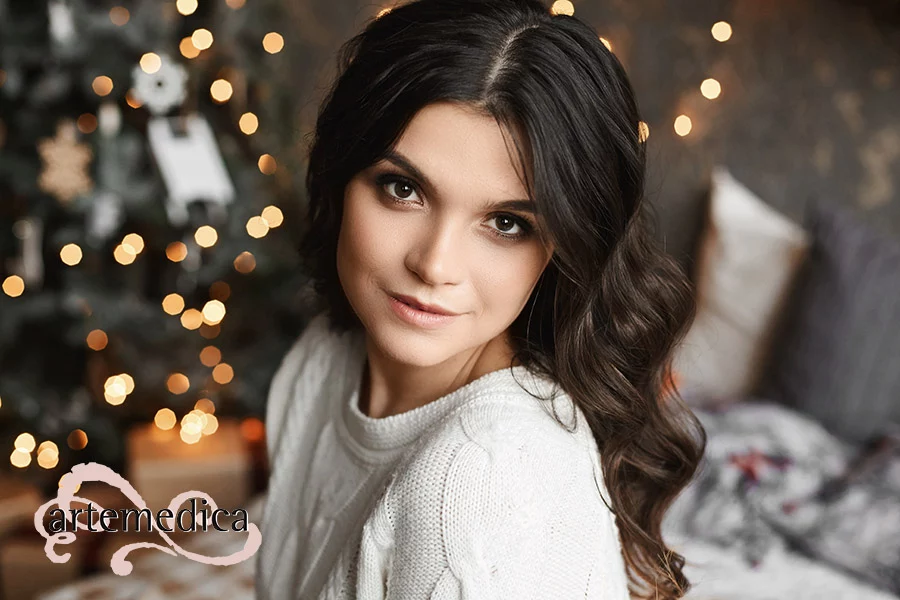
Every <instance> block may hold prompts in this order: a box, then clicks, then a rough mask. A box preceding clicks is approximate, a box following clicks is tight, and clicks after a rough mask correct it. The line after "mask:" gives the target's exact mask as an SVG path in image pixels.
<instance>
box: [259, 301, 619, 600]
mask: <svg viewBox="0 0 900 600" xmlns="http://www.w3.org/2000/svg"><path fill="white" fill-rule="evenodd" d="M365 358H366V355H365V341H364V338H363V337H362V335H360V334H358V333H346V334H343V335H337V334H334V333H332V332H330V331H328V329H327V322H326V319H325V316H324V315H319V316H317V317H316V318H315V319H313V320H312V322H311V323H310V324H309V326H308V327H307V329H306V330H305V331H304V332H303V334H302V335H301V336H300V337H299V338H298V340H297V341H296V342H295V343H294V345H293V346H292V347H291V348H290V350H289V351H288V353H287V354H286V355H285V357H284V358H283V359H282V362H281V365H280V366H279V368H278V370H277V371H276V374H275V377H274V378H273V380H272V384H271V389H270V391H269V399H268V406H267V414H266V427H267V444H268V452H269V459H270V467H271V476H270V479H269V491H268V494H267V499H266V507H265V514H264V516H263V523H262V534H263V539H262V547H261V548H260V551H259V552H258V553H257V559H256V560H257V569H256V573H257V580H256V590H257V594H258V597H259V598H261V599H263V600H266V599H271V600H288V599H294V598H300V599H303V600H306V599H316V600H324V599H328V600H338V599H345V598H346V599H349V598H362V599H366V600H376V599H379V600H380V599H389V600H419V599H421V600H425V599H433V600H449V599H453V600H455V599H467V600H474V599H482V598H489V599H501V598H502V599H507V598H516V599H529V598H534V599H542V600H545V599H549V598H553V599H568V598H571V599H573V600H575V599H578V600H584V599H589V600H627V599H628V590H627V580H626V574H625V565H624V561H623V558H622V548H621V543H620V540H619V533H618V529H617V527H616V524H615V520H614V518H613V515H612V513H611V512H610V510H609V508H608V507H607V505H608V504H609V494H608V492H607V490H606V487H605V485H604V482H603V475H602V470H601V468H600V462H599V455H598V453H597V446H596V443H595V441H594V439H593V437H592V436H591V433H590V430H589V428H588V425H587V423H586V422H585V420H584V416H583V414H582V413H581V411H580V410H578V409H577V408H576V407H575V406H574V404H573V403H572V402H571V400H570V399H569V398H568V396H566V395H565V394H563V393H562V392H560V391H559V389H558V388H557V387H556V386H554V385H553V384H552V382H549V381H547V380H545V379H541V378H538V377H535V376H534V375H533V374H532V373H530V372H529V371H528V370H527V369H526V368H525V367H522V366H516V367H513V368H512V369H505V370H501V371H494V372H492V373H488V374H487V375H484V376H482V377H480V378H479V379H476V380H475V381H472V382H470V383H468V384H466V385H464V386H462V387H461V388H459V389H457V390H456V391H454V392H452V393H450V394H448V395H446V396H443V397H441V398H439V399H437V400H435V401H433V402H431V403H429V404H427V405H425V406H422V407H419V408H416V409H413V410H410V411H407V412H405V413H402V414H398V415H392V416H389V417H385V418H381V419H373V418H371V417H368V416H367V415H365V414H364V413H362V412H361V411H360V410H359V388H360V383H361V381H362V373H363V368H364V366H365ZM523 388H524V389H523ZM529 392H531V393H534V394H536V395H538V396H540V397H545V398H546V397H550V396H551V395H552V394H553V393H554V392H555V393H556V394H557V395H556V397H555V399H554V400H552V401H549V402H545V401H541V400H538V399H536V398H534V397H533V396H532V395H531V393H529ZM554 412H555V413H556V417H558V418H559V420H560V421H561V422H562V423H564V424H566V427H565V428H564V427H563V426H562V425H560V424H559V423H558V422H557V421H556V419H555V418H554Z"/></svg>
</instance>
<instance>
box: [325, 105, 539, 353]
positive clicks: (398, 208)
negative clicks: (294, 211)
mask: <svg viewBox="0 0 900 600" xmlns="http://www.w3.org/2000/svg"><path fill="white" fill-rule="evenodd" d="M510 148H513V146H512V142H511V141H510ZM527 198H528V195H527V193H526V190H525V187H524V186H523V185H522V183H521V181H520V179H519V175H518V174H517V171H516V167H515V164H514V162H513V160H512V158H511V157H510V152H509V151H508V150H507V147H506V144H505V143H504V132H503V130H502V129H501V127H500V126H499V125H498V124H497V123H496V122H495V121H494V120H493V119H491V118H489V117H485V116H482V115H480V114H477V113H475V112H473V111H472V110H471V109H468V108H466V107H465V106H463V105H460V104H451V103H438V104H431V105H429V106H427V107H425V108H423V109H422V110H421V111H419V113H417V114H416V116H415V117H414V118H413V119H412V121H411V122H410V123H409V125H408V127H407V128H406V130H405V132H404V133H403V135H402V137H401V138H400V140H399V141H398V143H397V144H396V146H395V147H394V149H393V151H392V152H390V153H389V157H388V158H387V159H385V160H382V161H380V162H378V163H376V164H374V165H372V166H371V167H369V168H368V169H365V170H363V171H361V172H360V173H358V174H357V175H356V176H355V177H354V178H353V179H352V180H351V181H350V182H349V183H348V184H347V187H346V189H345V192H344V212H343V221H342V223H341V230H340V235H339V238H338V248H337V268H338V275H339V277H340V281H341V285H342V286H343V289H344V293H345V294H346V296H347V299H348V300H349V302H350V304H351V306H352V307H353V309H354V311H355V312H356V314H357V316H358V317H359V319H360V321H361V322H362V323H363V325H364V326H365V328H366V333H367V335H368V336H369V338H370V341H372V342H374V345H375V346H376V347H377V348H378V349H379V350H380V351H381V352H383V353H384V354H386V355H387V356H389V357H391V358H392V359H393V360H395V361H398V362H400V363H404V364H409V365H416V366H432V365H436V364H439V363H442V362H443V361H445V360H447V359H449V358H452V357H454V356H457V355H460V353H472V352H475V351H477V350H478V349H479V348H481V347H482V346H484V345H485V344H487V343H488V342H491V341H493V340H495V339H496V338H498V336H501V334H505V332H506V331H507V329H508V328H509V326H510V325H511V324H512V322H513V321H514V320H515V318H516V317H517V316H518V315H519V313H520V312H521V311H522V308H523V307H524V306H525V303H526V302H527V300H528V298H529V296H530V294H531V292H532V290H533V289H534V286H535V284H536V283H537V281H538V278H539V277H540V275H541V273H542V272H543V270H544V268H545V267H546V265H547V263H548V261H549V259H550V256H551V251H550V250H549V249H548V248H545V246H544V245H543V244H542V243H541V241H540V240H539V237H538V235H537V231H536V227H537V225H538V223H537V221H536V219H535V216H534V215H533V214H532V213H531V212H530V211H529V206H530V203H529V202H528V201H527ZM397 296H407V297H409V298H413V299H415V300H418V301H419V302H421V303H424V304H427V305H436V306H438V307H440V308H442V309H444V310H446V311H449V312H452V313H454V315H455V316H449V317H440V318H435V315H433V314H430V315H429V314H428V313H424V314H423V313H422V312H421V311H418V310H414V309H411V308H410V307H409V306H407V305H406V304H404V303H401V302H398V301H397V300H395V298H396V297H397ZM504 338H505V335H504Z"/></svg>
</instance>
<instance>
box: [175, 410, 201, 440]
mask: <svg viewBox="0 0 900 600" xmlns="http://www.w3.org/2000/svg"><path fill="white" fill-rule="evenodd" d="M205 423H206V420H205V419H203V418H201V417H200V416H199V415H197V413H195V412H193V411H191V412H189V413H188V414H186V415H184V416H183V417H182V418H181V430H182V431H186V432H187V433H189V434H191V435H194V434H195V433H201V432H202V431H203V425H205Z"/></svg>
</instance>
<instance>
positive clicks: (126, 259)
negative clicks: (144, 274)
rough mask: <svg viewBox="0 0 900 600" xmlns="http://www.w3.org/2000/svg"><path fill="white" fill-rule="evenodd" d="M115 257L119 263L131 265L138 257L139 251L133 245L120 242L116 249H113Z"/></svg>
mask: <svg viewBox="0 0 900 600" xmlns="http://www.w3.org/2000/svg"><path fill="white" fill-rule="evenodd" d="M113 257H115V259H116V262H117V263H119V264H122V265H130V264H131V263H133V262H134V259H135V258H137V253H136V252H135V251H134V248H132V247H131V246H128V245H125V244H119V245H118V246H116V249H115V250H113Z"/></svg>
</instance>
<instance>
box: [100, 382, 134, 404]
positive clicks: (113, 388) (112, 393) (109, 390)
mask: <svg viewBox="0 0 900 600" xmlns="http://www.w3.org/2000/svg"><path fill="white" fill-rule="evenodd" d="M127 395H128V391H127V384H126V382H125V378H124V377H122V376H121V375H113V376H112V377H108V378H107V379H106V383H105V384H103V397H104V398H105V399H106V401H107V402H108V403H110V404H112V405H113V406H118V405H119V404H122V403H123V402H125V396H127Z"/></svg>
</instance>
